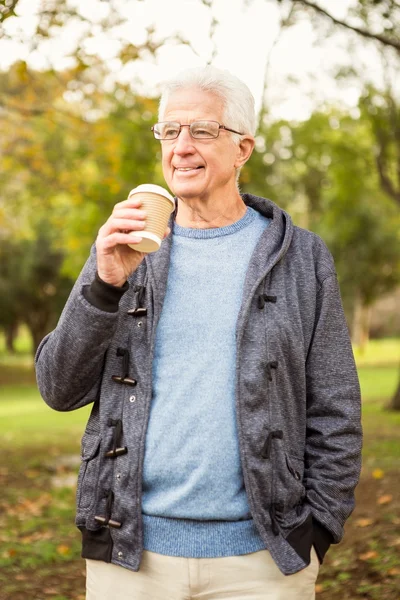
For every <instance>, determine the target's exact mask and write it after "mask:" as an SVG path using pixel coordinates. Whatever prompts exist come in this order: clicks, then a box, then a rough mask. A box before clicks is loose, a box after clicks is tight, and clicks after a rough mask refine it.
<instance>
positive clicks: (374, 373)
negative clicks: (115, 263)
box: [0, 0, 400, 600]
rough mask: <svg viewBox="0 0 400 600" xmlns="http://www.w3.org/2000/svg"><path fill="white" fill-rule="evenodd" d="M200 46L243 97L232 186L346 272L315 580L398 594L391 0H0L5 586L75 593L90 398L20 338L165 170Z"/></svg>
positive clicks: (33, 332) (399, 245)
mask: <svg viewBox="0 0 400 600" xmlns="http://www.w3.org/2000/svg"><path fill="white" fill-rule="evenodd" d="M205 64H214V65H216V66H218V67H221V68H225V69H228V70H229V71H231V72H232V73H234V74H235V75H237V76H238V77H240V78H241V79H242V80H243V81H245V83H246V84H247V85H248V86H249V88H250V89H251V91H252V93H253V95H254V97H255V101H256V108H257V115H258V133H257V137H256V149H255V151H254V153H253V156H252V158H251V160H250V162H249V163H247V165H246V166H245V167H244V168H243V170H242V173H241V181H240V188H241V191H242V192H251V193H253V194H257V195H260V196H264V197H268V198H270V199H271V200H273V201H274V202H276V203H277V204H279V205H280V206H281V207H282V208H284V209H285V210H287V211H288V212H289V213H290V214H291V215H292V217H293V219H294V221H295V223H296V224H298V225H300V226H302V227H306V228H308V229H311V230H312V231H315V232H316V233H318V234H319V235H321V237H322V238H323V239H324V240H325V242H326V243H327V245H328V247H329V248H330V250H331V252H332V253H333V256H334V258H335V261H336V266H337V271H338V276H339V280H340V284H341V290H342V296H343V302H344V306H345V312H346V318H347V322H348V326H349V330H350V332H351V337H352V342H353V347H354V352H355V356H356V361H357V367H358V372H359V376H360V382H361V388H362V396H363V424H364V434H365V443H364V454H363V471H362V477H361V482H360V485H359V487H358V490H357V508H356V510H355V511H354V513H353V515H352V517H351V518H350V520H349V522H348V524H347V525H346V536H345V539H344V541H343V542H342V543H341V544H339V545H338V546H335V547H333V548H332V549H331V551H330V552H329V553H328V555H327V557H326V560H325V562H324V565H323V566H322V567H321V571H320V577H319V579H318V583H317V589H316V591H317V598H318V600H338V599H339V598H340V599H341V600H343V599H348V600H358V599H361V598H367V599H379V600H385V599H387V600H394V599H395V598H400V567H399V552H400V512H399V508H400V497H399V489H400V482H399V481H400V478H399V467H400V435H399V433H400V369H399V365H400V311H399V308H398V307H399V304H400V77H399V72H400V1H399V0H358V1H357V0H336V1H335V2H332V1H328V0H315V1H307V0H229V2H228V0H215V1H213V0H169V1H168V2H163V1H162V0H108V1H104V0H86V1H85V2H84V3H82V2H78V1H77V0H0V388H1V389H0V450H1V456H2V460H1V462H0V484H1V486H2V490H3V494H2V495H1V496H0V599H2V600H3V599H4V600H5V599H7V600H8V599H10V600H19V599H21V600H22V599H23V600H27V599H40V600H43V598H49V599H52V600H66V599H72V600H79V599H83V598H84V561H82V560H81V559H80V558H79V553H80V540H79V536H80V534H79V532H77V530H76V529H75V528H74V522H73V521H74V493H75V482H76V473H77V468H78V466H79V441H80V436H81V434H82V432H83V428H84V425H85V422H86V419H87V416H88V410H87V409H81V410H79V411H76V412H75V413H70V414H58V413H55V412H53V411H51V410H50V409H49V408H48V407H47V406H46V405H45V404H44V402H43V400H42V399H41V398H40V395H39V392H38V391H37V388H36V386H35V377H34V371H33V355H34V352H35V349H36V348H37V346H38V344H39V342H40V340H41V339H42V338H43V337H44V335H46V333H48V332H49V331H51V330H52V329H53V328H54V327H55V325H56V323H57V320H58V317H59V315H60V312H61V310H62V307H63V306H64V304H65V301H66V299H67V297H68V294H69V292H70V290H71V287H72V285H73V283H74V280H75V279H76V277H77V275H78V274H79V271H80V269H81V268H82V266H83V264H84V262H85V260H86V258H87V256H88V253H89V251H90V247H91V245H92V244H93V242H94V241H95V239H96V236H97V232H98V229H99V228H100V226H101V225H102V224H103V223H104V222H105V220H106V219H107V218H108V216H109V215H110V213H111V211H112V208H113V206H114V204H115V203H116V202H118V201H120V200H124V199H125V198H126V197H127V194H128V192H129V190H130V189H131V188H133V187H135V186H136V185H139V184H141V183H148V182H151V183H157V184H160V185H165V183H164V181H163V177H162V172H161V168H160V148H159V143H158V142H156V141H155V140H154V139H153V137H152V133H151V131H150V126H151V125H152V124H153V123H154V122H155V121H156V120H157V104H158V96H159V91H160V83H161V82H162V81H163V80H164V79H166V78H168V77H169V76H171V75H173V74H175V73H176V72H178V71H180V70H181V69H183V68H185V67H191V66H197V65H205ZM66 567H67V568H66Z"/></svg>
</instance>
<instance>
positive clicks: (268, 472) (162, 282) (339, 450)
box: [36, 194, 362, 575]
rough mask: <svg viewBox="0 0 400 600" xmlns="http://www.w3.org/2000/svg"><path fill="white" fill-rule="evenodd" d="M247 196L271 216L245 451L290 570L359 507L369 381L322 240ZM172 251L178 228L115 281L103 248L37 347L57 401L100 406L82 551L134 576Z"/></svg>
mask: <svg viewBox="0 0 400 600" xmlns="http://www.w3.org/2000/svg"><path fill="white" fill-rule="evenodd" d="M242 197H243V200H244V202H245V203H246V204H247V205H249V206H251V207H253V208H254V209H255V210H258V211H259V212H261V213H262V214H264V215H265V216H266V217H270V218H272V222H271V224H270V226H269V227H268V228H267V229H266V230H265V232H264V233H263V234H262V236H261V238H260V240H259V242H258V244H257V246H256V248H255V251H254V253H253V255H252V258H251V261H250V264H249V268H248V271H247V274H246V279H245V284H244V293H243V301H242V305H241V309H240V312H239V316H238V320H237V326H236V342H237V363H236V414H237V426H238V435H239V446H240V457H241V463H242V470H243V477H244V483H245V488H246V492H247V495H248V502H249V506H250V510H251V514H252V517H253V519H254V523H255V525H256V527H257V529H258V531H259V534H260V536H261V538H262V539H263V541H264V543H265V545H266V547H267V548H268V549H269V551H270V552H271V554H272V557H273V558H274V560H275V562H276V563H277V565H278V567H279V568H280V570H281V571H282V572H283V573H284V574H286V575H289V574H292V573H295V572H297V571H299V570H301V569H303V568H304V567H305V566H307V565H308V564H309V562H310V549H311V546H312V544H314V546H315V548H316V550H317V553H318V556H319V559H320V562H322V560H323V556H324V554H325V552H326V550H327V549H328V547H329V544H330V543H332V542H334V543H337V542H339V541H340V540H341V538H342V536H343V526H344V523H345V521H346V519H347V518H348V516H349V515H350V514H351V512H352V510H353V508H354V488H355V486H356V485H357V482H358V479H359V475H360V468H361V443H362V431H361V423H360V412H361V411H360V406H361V403H360V389H359V384H358V378H357V372H356V368H355V364H354V359H353V354H352V349H351V344H350V339H349V335H348V330H347V326H346V322H345V318H344V314H343V309H342V304H341V300H340V293H339V288H338V283H337V278H336V273H335V268H334V264H333V260H332V257H331V255H330V253H329V251H328V250H327V248H326V246H325V244H324V243H323V242H322V240H321V239H320V238H319V237H318V236H316V235H315V234H313V233H311V232H309V231H306V230H304V229H301V228H298V227H295V226H293V224H292V221H291V219H290V217H289V215H288V214H287V213H285V212H284V211H282V210H281V209H280V208H279V207H278V206H276V205H275V204H274V203H272V202H271V201H269V200H265V199H263V198H259V197H256V196H252V195H250V194H244V195H243V196H242ZM174 219H175V213H173V215H172V216H171V221H170V226H171V227H173V223H174ZM170 247H171V236H169V238H166V240H165V241H164V242H163V243H162V245H161V249H160V250H159V251H158V252H156V253H153V254H149V255H147V256H146V258H145V260H144V261H143V263H142V264H141V265H140V267H139V268H138V269H137V271H136V272H135V273H133V275H132V276H131V277H130V278H129V280H128V282H127V283H126V285H125V286H124V288H122V289H117V288H113V286H107V284H104V282H101V280H99V278H98V276H97V275H96V252H95V247H94V246H93V248H92V252H91V255H90V257H89V259H88V261H87V263H86V265H85V266H84V268H83V270H82V272H81V274H80V276H79V278H78V280H77V282H76V284H75V286H74V288H73V290H72V292H71V295H70V298H69V299H68V301H67V304H66V306H65V308H64V311H63V313H62V315H61V317H60V320H59V323H58V325H57V327H56V329H55V330H54V331H53V332H52V333H50V334H49V335H48V336H46V338H44V340H43V341H42V343H41V344H40V346H39V348H38V351H37V355H36V372H37V381H38V386H39V389H40V392H41V394H42V396H43V398H44V399H45V401H46V402H47V404H48V405H49V406H51V407H52V408H54V409H55V410H59V411H68V410H74V409H77V408H80V407H82V406H85V405H86V404H89V403H93V408H92V412H91V415H90V418H89V421H88V424H87V427H86V430H85V433H84V435H83V438H82V464H81V468H80V472H79V478H78V489H77V515H76V524H77V526H78V527H79V529H80V530H81V532H82V536H83V550H82V556H83V557H86V558H92V559H98V560H104V561H107V562H112V563H114V564H118V565H121V566H123V567H126V568H128V569H131V570H133V571H138V570H139V567H140V562H141V557H142V552H143V529H142V515H141V492H142V487H141V486H142V467H143V456H144V443H145V436H146V427H147V422H148V417H149V409H150V403H151V395H152V357H153V352H154V342H155V332H156V327H157V323H158V320H159V317H160V314H161V309H162V305H163V299H164V295H165V290H166V282H167V277H168V264H169V254H170ZM167 433H168V434H169V432H167Z"/></svg>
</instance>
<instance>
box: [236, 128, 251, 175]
mask: <svg viewBox="0 0 400 600" xmlns="http://www.w3.org/2000/svg"><path fill="white" fill-rule="evenodd" d="M254 145H255V140H254V138H253V136H252V135H245V136H243V137H242V139H241V140H240V142H239V144H238V146H237V154H236V161H235V169H238V168H239V167H242V166H243V165H244V164H245V163H246V162H247V161H248V160H249V158H250V156H251V154H252V152H253V150H254Z"/></svg>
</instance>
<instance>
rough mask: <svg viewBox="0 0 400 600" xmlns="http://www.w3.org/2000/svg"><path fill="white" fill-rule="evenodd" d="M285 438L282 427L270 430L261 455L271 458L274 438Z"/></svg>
mask: <svg viewBox="0 0 400 600" xmlns="http://www.w3.org/2000/svg"><path fill="white" fill-rule="evenodd" d="M282 438H283V431H282V429H277V430H276V431H270V432H269V434H268V437H267V439H266V441H265V444H264V447H263V449H262V450H261V456H262V457H263V458H270V456H271V447H272V440H273V439H278V440H281V439H282Z"/></svg>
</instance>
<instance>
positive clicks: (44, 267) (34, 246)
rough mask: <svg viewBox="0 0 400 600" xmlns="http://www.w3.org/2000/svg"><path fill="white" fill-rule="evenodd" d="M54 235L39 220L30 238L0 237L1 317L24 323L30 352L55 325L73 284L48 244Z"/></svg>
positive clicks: (59, 259) (46, 225)
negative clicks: (63, 273) (31, 346)
mask: <svg viewBox="0 0 400 600" xmlns="http://www.w3.org/2000/svg"><path fill="white" fill-rule="evenodd" d="M54 237H55V233H54V231H52V229H51V227H49V223H48V222H46V221H41V222H39V223H38V225H37V231H36V236H35V238H34V239H32V240H28V239H25V240H24V241H23V242H22V243H17V242H16V241H15V240H14V239H12V238H8V239H7V238H4V237H3V238H2V239H1V240H0V265H1V267H0V281H1V287H2V301H1V303H2V306H1V308H2V311H1V314H2V319H5V318H7V316H9V318H11V324H12V323H14V319H15V320H16V321H17V322H19V323H26V325H27V326H28V328H29V331H30V334H31V337H32V342H33V350H34V351H36V349H37V347H38V345H39V343H40V341H41V340H42V339H43V337H44V336H45V335H46V333H48V331H50V329H52V328H53V327H54V326H55V324H56V322H57V319H58V317H59V314H60V312H61V310H62V307H63V305H64V304H65V302H66V300H67V297H68V294H69V292H70V290H71V287H72V284H73V281H72V280H71V279H69V278H67V277H64V276H63V275H62V274H61V265H62V261H63V255H62V254H61V253H60V252H59V251H56V250H54V248H53V247H52V238H53V239H54ZM4 309H5V310H4ZM8 324H9V322H8V323H6V325H8Z"/></svg>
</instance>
